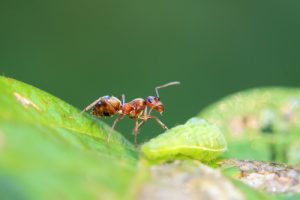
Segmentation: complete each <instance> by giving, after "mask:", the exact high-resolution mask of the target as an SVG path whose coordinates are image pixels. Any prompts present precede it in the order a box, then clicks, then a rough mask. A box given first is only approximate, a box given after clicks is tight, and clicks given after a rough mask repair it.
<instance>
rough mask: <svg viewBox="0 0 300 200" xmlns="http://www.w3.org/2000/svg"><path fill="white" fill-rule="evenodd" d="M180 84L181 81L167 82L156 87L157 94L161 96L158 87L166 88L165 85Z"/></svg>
mask: <svg viewBox="0 0 300 200" xmlns="http://www.w3.org/2000/svg"><path fill="white" fill-rule="evenodd" d="M179 84H180V82H179V81H173V82H170V83H167V84H164V85H161V86H158V87H156V88H155V91H156V96H157V97H159V93H158V89H160V88H165V87H168V86H171V85H179Z"/></svg>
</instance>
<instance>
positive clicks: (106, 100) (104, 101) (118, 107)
mask: <svg viewBox="0 0 300 200" xmlns="http://www.w3.org/2000/svg"><path fill="white" fill-rule="evenodd" d="M178 84H180V82H178V81H174V82H170V83H167V84H164V85H161V86H158V87H156V88H155V91H156V96H148V97H147V99H142V98H136V99H134V100H132V101H130V102H128V103H125V95H124V94H123V95H122V102H121V101H120V100H119V99H118V98H117V97H114V96H103V97H100V98H98V99H97V100H96V101H94V102H93V103H91V104H90V105H88V106H87V107H86V108H84V109H83V111H82V112H85V111H88V110H90V109H92V114H93V115H95V116H100V117H106V116H114V115H115V114H119V116H118V118H117V119H115V121H114V123H113V125H112V127H111V131H110V132H109V135H108V138H107V141H108V142H109V141H110V137H111V134H112V130H113V129H114V128H115V126H116V124H117V123H118V122H119V121H121V120H122V119H123V118H124V117H125V116H126V115H127V116H128V117H129V118H132V119H135V120H136V121H135V127H134V129H133V134H134V136H135V139H134V141H135V144H137V134H138V132H139V130H140V128H141V126H142V125H143V124H144V123H145V122H146V121H148V120H149V119H154V120H155V121H156V122H157V123H158V124H159V125H160V126H161V127H162V128H163V129H168V127H167V126H166V125H165V124H164V123H162V122H161V121H160V120H159V119H158V118H157V117H156V116H154V115H151V111H152V110H153V109H154V110H157V111H158V112H159V113H160V114H162V113H163V112H164V110H165V106H164V104H163V103H162V102H161V101H160V98H159V93H158V89H161V88H165V87H168V86H171V85H178ZM147 106H148V107H150V110H149V112H148V111H147ZM139 120H141V121H140V122H139Z"/></svg>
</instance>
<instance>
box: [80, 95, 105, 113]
mask: <svg viewBox="0 0 300 200" xmlns="http://www.w3.org/2000/svg"><path fill="white" fill-rule="evenodd" d="M101 99H102V97H100V98H99V99H97V100H96V101H94V102H93V103H91V104H90V105H88V106H87V107H85V108H84V109H83V110H82V111H81V113H84V112H85V111H88V110H90V109H91V108H92V107H94V106H95V105H96V104H97V103H98V102H99V101H101Z"/></svg>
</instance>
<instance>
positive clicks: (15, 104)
mask: <svg viewBox="0 0 300 200" xmlns="http://www.w3.org/2000/svg"><path fill="white" fill-rule="evenodd" d="M0 94H1V96H0V163H1V164H0V188H1V189H0V196H1V197H6V198H9V199H120V198H122V199H124V198H127V197H128V198H131V197H130V195H132V192H130V190H131V189H132V190H134V187H135V184H136V183H135V179H133V176H134V175H135V174H136V171H137V159H138V153H137V152H136V150H135V148H134V147H133V145H132V144H131V143H129V142H128V141H127V140H126V139H125V138H124V137H123V136H122V135H120V134H119V133H117V132H114V133H113V136H112V140H111V142H110V143H107V141H106V138H107V135H108V132H109V130H110V127H109V126H107V125H106V124H104V123H103V122H101V121H100V120H99V119H95V118H93V117H91V116H90V115H88V114H80V111H79V110H78V109H76V108H74V107H72V106H70V105H69V104H67V103H65V102H64V101H62V100H60V99H58V98H56V97H54V96H52V95H50V94H48V93H46V92H43V91H41V90H39V89H37V88H35V87H32V86H30V85H27V84H24V83H22V82H19V81H16V80H13V79H10V78H6V77H0ZM1 199H3V198H1Z"/></svg>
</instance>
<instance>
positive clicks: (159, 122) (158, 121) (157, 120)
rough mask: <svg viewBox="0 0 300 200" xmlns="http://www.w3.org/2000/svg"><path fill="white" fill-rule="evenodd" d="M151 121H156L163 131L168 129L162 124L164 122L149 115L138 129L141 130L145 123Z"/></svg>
mask: <svg viewBox="0 0 300 200" xmlns="http://www.w3.org/2000/svg"><path fill="white" fill-rule="evenodd" d="M149 119H154V120H155V121H156V122H157V123H158V124H159V125H160V126H161V127H162V128H163V129H168V127H167V126H166V125H165V124H164V123H162V121H160V120H159V119H158V118H157V117H155V116H153V115H147V117H146V118H144V119H143V121H142V122H141V123H139V126H138V129H140V128H141V126H143V125H144V123H145V122H146V121H148V120H149Z"/></svg>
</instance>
